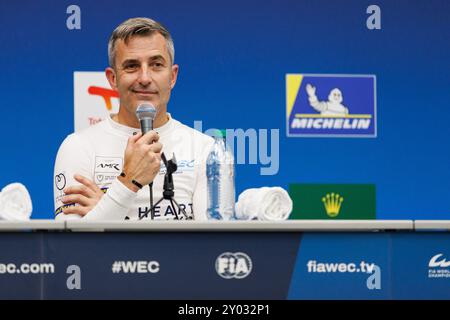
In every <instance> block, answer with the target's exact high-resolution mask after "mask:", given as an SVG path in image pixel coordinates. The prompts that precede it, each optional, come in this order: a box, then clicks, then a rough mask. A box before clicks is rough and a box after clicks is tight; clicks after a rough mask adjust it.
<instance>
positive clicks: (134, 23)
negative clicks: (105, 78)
mask: <svg viewBox="0 0 450 320" xmlns="http://www.w3.org/2000/svg"><path fill="white" fill-rule="evenodd" d="M155 32H157V33H160V34H161V35H162V36H163V37H164V39H166V46H167V51H168V52H169V56H170V60H171V61H170V62H171V64H173V63H174V59H175V47H174V45H173V39H172V36H171V35H170V33H169V31H168V30H167V29H166V28H164V27H163V25H162V24H160V23H159V22H156V21H155V20H152V19H149V18H131V19H128V20H126V21H124V22H122V23H121V24H120V25H119V26H118V27H117V28H116V29H115V30H114V31H113V33H112V34H111V37H110V38H109V42H108V61H109V65H110V66H111V67H113V68H114V64H115V59H116V41H117V40H119V39H122V40H123V41H124V42H125V43H127V42H128V40H129V39H130V38H131V37H132V36H135V35H140V36H145V35H152V34H153V33H155Z"/></svg>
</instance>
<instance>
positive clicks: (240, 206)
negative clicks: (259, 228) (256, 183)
mask: <svg viewBox="0 0 450 320" xmlns="http://www.w3.org/2000/svg"><path fill="white" fill-rule="evenodd" d="M235 211H236V219H238V220H253V219H258V220H266V221H280V220H287V219H288V218H289V215H290V214H291V212H292V200H291V198H290V197H289V194H288V193H287V192H286V190H284V189H283V188H280V187H262V188H252V189H247V190H245V191H244V192H242V193H241V194H240V195H239V197H238V202H237V203H236V206H235Z"/></svg>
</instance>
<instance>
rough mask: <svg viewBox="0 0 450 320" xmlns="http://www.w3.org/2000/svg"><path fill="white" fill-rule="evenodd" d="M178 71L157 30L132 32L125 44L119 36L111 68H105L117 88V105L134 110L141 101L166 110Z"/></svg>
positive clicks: (114, 87) (160, 109)
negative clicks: (143, 34)
mask: <svg viewBox="0 0 450 320" xmlns="http://www.w3.org/2000/svg"><path fill="white" fill-rule="evenodd" d="M177 75H178V66H177V65H172V63H171V61H170V56H169V52H168V51H167V46H166V40H165V39H164V37H163V36H162V35H161V34H159V33H154V34H152V35H146V36H139V35H138V36H133V37H131V38H130V39H129V40H128V43H127V44H125V42H124V41H123V40H121V39H120V40H118V41H117V42H116V57H115V66H114V69H112V68H107V69H106V76H107V78H108V81H109V83H110V85H111V87H112V88H113V89H114V90H117V91H118V92H119V97H120V108H121V109H122V108H125V109H126V110H127V111H128V112H129V113H133V114H134V113H135V112H136V109H137V106H138V105H139V104H140V103H142V102H151V103H152V104H153V105H154V106H155V108H156V110H157V112H158V113H160V112H161V111H163V112H165V111H166V110H167V103H168V102H169V99H170V92H171V90H172V88H173V87H174V86H175V82H176V80H177Z"/></svg>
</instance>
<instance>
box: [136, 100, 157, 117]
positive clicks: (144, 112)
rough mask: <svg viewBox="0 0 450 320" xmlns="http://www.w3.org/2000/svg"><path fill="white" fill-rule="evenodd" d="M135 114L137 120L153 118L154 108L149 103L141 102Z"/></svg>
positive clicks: (154, 114)
mask: <svg viewBox="0 0 450 320" xmlns="http://www.w3.org/2000/svg"><path fill="white" fill-rule="evenodd" d="M136 116H137V118H138V119H139V120H142V119H145V118H150V119H152V120H154V119H155V116H156V109H155V107H154V106H153V105H152V104H151V103H142V104H140V105H139V106H138V107H137V109H136Z"/></svg>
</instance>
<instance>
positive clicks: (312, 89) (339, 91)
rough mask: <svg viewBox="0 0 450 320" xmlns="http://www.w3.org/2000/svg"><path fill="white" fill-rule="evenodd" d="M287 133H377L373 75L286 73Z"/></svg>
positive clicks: (310, 135) (369, 134)
mask: <svg viewBox="0 0 450 320" xmlns="http://www.w3.org/2000/svg"><path fill="white" fill-rule="evenodd" d="M286 118H287V136H288V137H376V135H377V131H376V130H377V126H376V124H377V123H376V78H375V76H373V75H308V74H287V75H286Z"/></svg>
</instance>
